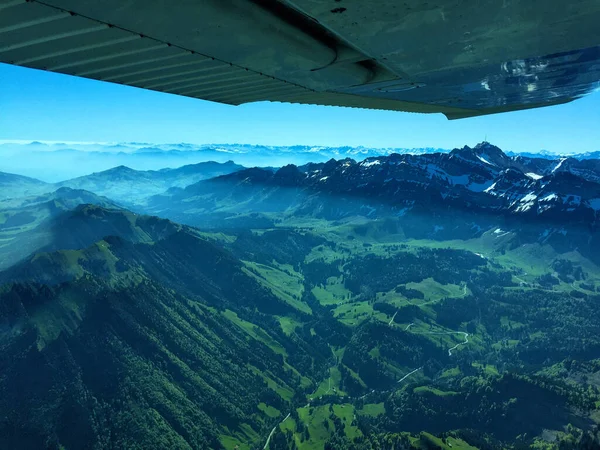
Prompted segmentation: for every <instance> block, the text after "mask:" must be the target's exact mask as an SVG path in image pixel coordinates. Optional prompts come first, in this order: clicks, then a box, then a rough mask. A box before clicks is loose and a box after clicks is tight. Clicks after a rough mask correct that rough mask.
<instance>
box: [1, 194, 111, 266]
mask: <svg viewBox="0 0 600 450" xmlns="http://www.w3.org/2000/svg"><path fill="white" fill-rule="evenodd" d="M84 204H94V205H97V206H98V207H102V208H108V209H111V210H112V209H114V210H118V209H120V207H119V206H117V205H116V204H115V203H114V202H112V201H111V200H109V199H107V198H105V197H100V196H98V195H96V194H93V193H91V192H87V191H83V190H78V189H70V188H66V187H62V188H60V189H57V190H56V191H53V192H49V193H46V194H42V195H36V196H32V197H23V198H20V199H16V200H11V201H5V202H0V270H2V269H4V268H6V267H8V266H10V265H12V264H14V263H16V262H17V261H19V260H21V259H22V258H25V257H26V256H28V255H30V254H31V253H33V252H34V251H37V250H39V249H41V248H43V247H45V246H46V245H48V244H49V243H50V242H51V241H53V240H54V241H55V242H56V240H57V239H68V238H69V236H71V233H73V230H72V229H69V228H68V227H67V228H65V227H62V226H59V225H57V223H58V222H57V221H59V220H64V219H59V217H61V216H63V218H64V217H71V216H70V215H72V214H75V213H74V212H73V210H74V209H75V210H76V211H77V207H78V206H79V205H84ZM61 236H62V237H61ZM75 236H76V233H73V234H72V237H71V238H73V239H74V238H75ZM89 243H91V242H88V244H89Z"/></svg>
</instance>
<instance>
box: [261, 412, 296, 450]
mask: <svg viewBox="0 0 600 450" xmlns="http://www.w3.org/2000/svg"><path fill="white" fill-rule="evenodd" d="M291 414H292V413H288V415H287V416H285V419H283V420H282V421H281V422H279V423H278V424H277V425H275V426H274V427H273V429H272V430H271V432H270V433H269V437H268V438H267V442H265V446H264V447H263V450H267V448H269V442H271V438H272V437H273V434H274V433H275V430H276V429H277V427H278V426H279V425H281V424H282V423H283V422H285V421H286V420H288V418H289V417H290V415H291Z"/></svg>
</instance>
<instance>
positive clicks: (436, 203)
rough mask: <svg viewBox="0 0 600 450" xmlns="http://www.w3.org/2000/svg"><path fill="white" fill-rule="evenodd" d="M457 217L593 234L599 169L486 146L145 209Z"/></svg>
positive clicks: (356, 165)
mask: <svg viewBox="0 0 600 450" xmlns="http://www.w3.org/2000/svg"><path fill="white" fill-rule="evenodd" d="M342 205H343V207H342ZM457 210H462V211H464V212H466V213H474V212H477V213H485V214H487V215H493V216H503V217H506V218H517V217H521V218H522V219H524V220H540V221H547V222H548V223H554V224H559V225H560V224H575V223H578V224H582V225H586V226H591V227H596V226H597V225H598V219H599V218H600V216H599V213H598V211H599V210H600V161H599V160H584V161H580V160H577V159H574V158H560V159H556V160H549V159H543V158H529V157H524V156H513V157H509V156H507V155H506V154H505V153H503V152H502V150H500V149H499V148H498V147H495V146H493V145H491V144H489V143H482V144H479V145H477V146H475V147H474V148H469V147H464V148H462V149H455V150H453V151H452V152H450V153H434V154H427V155H396V154H394V155H390V156H380V157H374V158H367V159H365V160H363V161H361V162H357V161H355V160H352V159H343V160H333V159H332V160H330V161H328V162H326V163H317V164H307V165H304V166H299V167H298V166H293V165H288V166H285V167H283V168H281V169H279V170H277V171H273V170H265V169H260V168H252V169H246V170H241V171H237V172H234V173H231V174H229V175H225V176H221V177H217V178H214V179H210V180H206V181H201V182H199V183H196V184H192V185H190V186H187V187H186V188H184V189H171V190H170V191H168V192H167V193H165V194H161V195H158V196H155V197H153V198H151V199H150V200H149V201H148V207H147V211H148V212H152V213H157V214H164V215H165V216H167V217H172V218H174V219H176V220H179V221H183V222H190V221H191V222H194V221H196V224H199V223H201V222H199V220H200V219H201V217H202V215H203V214H210V215H211V216H212V217H214V214H215V213H220V214H221V215H226V214H229V215H230V216H233V215H234V214H239V213H250V212H253V213H257V212H263V213H268V212H285V211H288V212H289V213H291V214H295V215H303V214H309V215H313V216H316V217H323V218H327V219H341V218H344V217H346V216H351V215H363V216H365V217H369V218H377V217H385V216H387V215H396V216H398V215H403V214H406V213H409V212H412V213H420V214H427V213H434V212H436V213H441V212H443V211H446V212H448V211H450V212H454V211H457Z"/></svg>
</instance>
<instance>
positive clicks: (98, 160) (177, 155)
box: [0, 140, 567, 183]
mask: <svg viewBox="0 0 600 450" xmlns="http://www.w3.org/2000/svg"><path fill="white" fill-rule="evenodd" d="M492 144H494V143H493V142H492ZM470 146H471V147H473V146H474V145H473V144H472V145H470ZM462 147H463V146H461V147H460V148H462ZM451 150H452V148H434V147H426V148H424V147H421V148H408V147H395V148H389V147H388V148H374V147H365V146H356V147H352V146H340V147H331V146H303V145H296V146H268V145H253V144H200V145H197V144H189V143H171V144H154V143H142V142H135V143H132V142H60V141H30V140H0V158H1V159H0V172H7V173H13V174H17V175H23V176H28V177H32V178H36V179H39V180H41V181H45V182H49V183H56V182H60V181H65V180H68V179H72V178H76V177H80V176H85V175H89V174H92V173H96V172H102V171H105V170H109V169H112V168H114V167H117V166H127V167H129V168H132V169H135V170H160V169H166V168H173V169H174V168H178V167H182V166H185V165H189V164H197V163H201V162H208V161H214V162H219V163H224V162H227V161H233V162H234V163H236V164H240V165H243V166H246V167H254V166H260V167H281V166H284V165H287V164H295V165H303V164H307V163H309V162H311V163H319V162H325V161H328V160H330V159H332V158H333V159H343V158H348V157H349V158H352V159H355V160H357V161H361V160H363V159H366V158H369V157H376V156H385V155H389V154H392V153H413V154H420V153H434V152H449V151H451ZM502 150H503V151H504V152H506V153H508V154H515V153H523V152H512V151H511V150H510V149H502ZM525 153H526V154H527V152H525ZM531 153H533V154H539V155H540V156H542V155H545V156H547V157H560V156H564V155H567V154H563V155H559V154H553V153H550V152H543V153H536V152H531Z"/></svg>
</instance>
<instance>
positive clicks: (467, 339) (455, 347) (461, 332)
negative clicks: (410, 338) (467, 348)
mask: <svg viewBox="0 0 600 450" xmlns="http://www.w3.org/2000/svg"><path fill="white" fill-rule="evenodd" d="M411 333H415V334H462V335H463V336H464V337H465V341H464V342H460V343H458V344H456V345H455V346H454V347H452V348H450V349H448V356H452V350H456V349H457V348H458V347H460V346H461V345H465V344H468V343H469V333H467V332H466V331H423V332H421V333H419V332H415V331H411Z"/></svg>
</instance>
